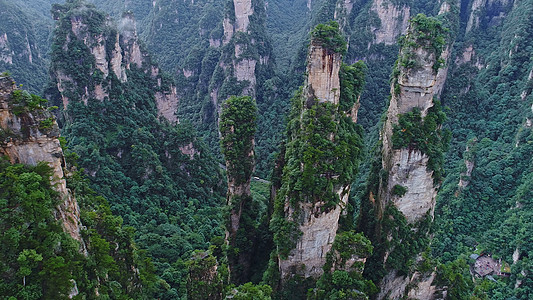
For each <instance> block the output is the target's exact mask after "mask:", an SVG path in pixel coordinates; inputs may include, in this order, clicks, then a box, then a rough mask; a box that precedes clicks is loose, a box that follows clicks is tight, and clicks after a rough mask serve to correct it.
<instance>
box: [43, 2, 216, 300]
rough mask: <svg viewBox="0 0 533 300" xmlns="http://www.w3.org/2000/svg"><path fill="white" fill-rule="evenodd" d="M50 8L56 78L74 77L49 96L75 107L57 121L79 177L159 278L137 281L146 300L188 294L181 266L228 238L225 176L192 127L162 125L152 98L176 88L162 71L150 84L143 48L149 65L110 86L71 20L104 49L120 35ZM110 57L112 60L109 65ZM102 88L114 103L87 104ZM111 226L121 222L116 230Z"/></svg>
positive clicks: (92, 14)
mask: <svg viewBox="0 0 533 300" xmlns="http://www.w3.org/2000/svg"><path fill="white" fill-rule="evenodd" d="M54 8H55V9H54V13H55V14H56V17H57V19H58V20H57V27H56V30H55V36H54V41H53V49H52V64H51V72H57V73H59V72H61V73H62V74H64V75H65V76H68V77H69V78H71V79H72V84H67V85H66V86H65V87H66V88H65V90H64V91H63V92H62V93H61V94H60V93H59V91H58V90H57V88H56V86H57V82H53V83H52V84H51V85H50V87H51V88H50V89H49V90H48V92H49V93H50V95H51V96H52V97H51V98H50V99H52V100H51V101H52V102H53V103H54V104H57V105H62V101H61V96H62V95H63V96H66V97H68V99H69V103H68V107H67V108H66V109H65V107H63V109H64V111H63V114H62V116H64V117H63V118H60V119H59V121H60V123H61V124H62V125H63V128H62V134H63V135H64V136H65V137H66V138H67V140H68V144H67V146H68V148H69V149H70V151H72V152H76V153H77V155H78V156H79V159H78V165H79V169H82V170H83V172H84V173H85V174H88V175H89V177H88V178H89V182H90V187H91V188H92V189H94V190H96V191H97V192H98V193H99V194H101V195H103V196H104V197H106V198H107V199H108V201H109V203H110V207H109V209H110V210H111V211H112V212H113V213H115V214H116V215H119V216H120V217H121V218H122V220H123V224H124V225H126V226H132V227H134V228H135V229H136V231H135V232H130V233H128V235H130V234H131V235H132V236H134V238H135V240H136V242H137V244H138V245H139V248H143V249H146V251H147V252H146V258H143V259H141V260H140V264H143V265H145V266H146V269H151V268H153V269H155V272H156V273H157V276H158V277H157V279H154V280H152V279H153V278H152V279H150V276H151V275H149V273H147V274H140V275H139V277H142V278H145V279H146V280H148V281H150V282H152V283H151V285H152V287H151V289H152V291H151V292H153V293H151V294H150V293H149V294H150V296H149V298H167V299H173V298H177V297H178V296H180V297H181V296H182V295H186V293H187V291H186V280H187V279H186V278H187V268H186V266H185V261H187V260H188V259H189V257H190V254H191V252H192V251H193V250H195V249H207V248H208V246H209V241H210V240H211V238H212V237H214V236H221V235H223V232H224V230H223V224H224V223H223V218H222V213H221V210H220V209H219V208H220V206H221V205H222V204H223V198H224V197H223V194H224V187H223V184H221V183H222V182H223V181H222V175H221V172H220V168H219V166H218V164H217V162H216V161H215V160H214V158H213V157H212V156H211V154H210V151H209V149H208V148H207V147H206V146H205V144H204V143H203V142H201V141H200V140H199V139H198V138H197V136H196V133H195V129H194V128H193V127H192V126H191V125H190V123H188V122H186V121H182V122H181V124H179V125H172V124H169V123H168V122H167V121H166V120H164V119H163V120H162V119H160V118H159V117H158V111H157V108H156V103H155V96H154V94H155V93H156V92H162V93H170V92H171V91H170V89H169V86H170V83H172V80H171V79H169V76H168V75H165V74H163V72H160V74H158V75H157V76H152V75H151V71H150V70H151V67H152V66H154V67H156V66H155V65H154V64H153V63H152V62H151V61H150V57H149V56H148V55H147V54H146V52H145V51H144V49H143V47H141V52H142V54H143V62H144V63H143V66H142V68H138V67H137V66H136V65H135V64H131V65H130V68H129V70H126V76H127V79H128V80H127V82H121V81H120V80H119V79H118V78H117V77H116V76H115V74H114V72H110V74H109V76H108V77H106V78H105V79H104V78H103V76H101V74H100V73H98V72H99V71H98V69H97V68H96V64H95V61H94V56H92V54H91V51H90V49H89V46H91V45H90V44H89V43H90V42H91V41H90V39H89V40H88V41H87V44H88V45H87V44H85V42H84V41H83V40H81V39H78V38H77V37H76V35H74V34H73V33H72V31H71V27H72V25H71V18H76V19H79V20H80V21H81V22H83V23H84V24H86V25H87V28H85V27H84V30H86V33H87V34H88V35H89V36H91V37H92V36H94V34H96V35H98V34H102V35H103V36H104V43H106V49H114V45H115V43H116V42H117V41H116V39H115V37H116V34H117V29H116V28H114V27H113V26H112V23H111V22H108V21H107V19H106V17H105V14H103V13H102V12H99V11H97V10H95V9H94V8H93V7H91V6H87V5H84V4H83V3H77V2H67V3H66V4H64V5H56V6H54ZM122 41H123V39H119V40H118V42H119V43H121V42H122ZM111 45H112V46H111ZM122 46H124V45H122ZM124 48H125V47H122V49H124ZM111 52H112V51H107V52H106V58H107V59H108V61H110V59H111V57H110V55H111V54H112V53H111ZM72 61H75V62H77V64H73V63H70V62H72ZM95 74H96V75H95ZM56 80H57V79H56ZM159 80H160V81H161V86H160V85H159V84H158V82H159ZM97 84H101V85H102V86H103V88H104V90H105V91H106V92H107V93H108V95H109V97H108V98H106V99H104V101H100V100H97V99H94V98H89V99H85V98H84V97H85V96H84V95H85V87H87V88H88V90H89V91H90V92H91V91H92V89H94V87H95V86H96V85H97ZM82 99H84V100H86V101H82ZM88 218H89V219H91V216H90V215H88ZM114 222H118V221H113V222H112V223H111V224H110V225H112V224H115V223H114ZM122 235H124V236H127V235H126V233H123V234H122ZM89 237H91V238H92V237H93V235H92V234H90V235H89ZM94 242H95V244H94V245H97V246H98V247H97V249H98V250H99V252H98V253H101V258H102V259H104V260H106V259H107V258H106V257H107V256H106V255H105V254H106V253H107V247H108V246H107V245H106V244H105V243H104V242H102V241H101V240H99V239H97V238H95V239H94ZM109 249H110V251H111V252H113V249H115V246H114V245H113V244H110V245H109ZM118 249H119V250H118V251H121V250H120V249H123V250H124V251H126V248H123V247H119V248H118ZM111 256H112V255H111ZM150 260H152V261H153V266H152V267H151V264H152V263H150ZM96 272H100V271H99V269H96ZM121 285H122V286H125V285H124V284H122V283H121ZM116 289H117V288H114V290H116Z"/></svg>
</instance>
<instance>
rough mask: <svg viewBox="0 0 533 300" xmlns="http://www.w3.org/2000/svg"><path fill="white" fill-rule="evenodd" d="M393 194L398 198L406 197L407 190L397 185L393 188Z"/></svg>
mask: <svg viewBox="0 0 533 300" xmlns="http://www.w3.org/2000/svg"><path fill="white" fill-rule="evenodd" d="M391 193H392V194H393V195H396V196H399V197H403V195H405V193H407V188H406V187H404V186H401V185H399V184H396V185H394V186H393V187H392V190H391Z"/></svg>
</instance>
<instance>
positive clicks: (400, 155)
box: [363, 24, 449, 299]
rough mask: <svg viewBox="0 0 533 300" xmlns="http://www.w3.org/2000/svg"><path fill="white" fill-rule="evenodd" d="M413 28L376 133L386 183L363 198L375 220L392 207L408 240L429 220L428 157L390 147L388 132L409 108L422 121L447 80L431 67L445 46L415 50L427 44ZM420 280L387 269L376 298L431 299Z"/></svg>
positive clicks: (444, 55) (433, 188) (432, 194)
mask: <svg viewBox="0 0 533 300" xmlns="http://www.w3.org/2000/svg"><path fill="white" fill-rule="evenodd" d="M414 26H415V25H414V24H412V25H411V27H410V29H409V30H408V33H407V37H406V38H407V39H413V38H414V39H413V40H412V41H417V43H419V44H415V45H417V46H412V44H411V46H409V45H408V43H406V44H404V46H403V47H402V49H401V50H400V59H399V63H398V65H397V68H398V72H397V74H396V76H397V77H396V78H397V80H396V81H395V80H393V83H392V85H391V100H390V104H389V108H388V110H387V118H386V121H385V123H384V125H383V129H382V132H381V142H382V153H381V155H382V158H381V168H382V169H383V171H384V173H386V174H388V177H387V179H386V180H382V181H381V183H380V185H379V189H378V191H377V192H378V195H377V197H374V195H372V193H371V194H370V196H369V197H370V200H369V201H370V203H372V204H371V205H372V207H374V209H375V213H376V218H378V220H379V219H381V218H388V216H386V215H385V209H386V208H387V207H388V206H390V205H392V206H393V208H394V209H395V210H398V211H399V212H400V213H401V215H402V216H403V217H405V219H406V220H407V223H408V224H409V226H413V229H411V230H413V234H414V232H417V231H418V230H419V228H417V227H416V226H418V225H417V224H419V223H418V222H424V221H425V220H426V218H430V221H431V220H432V219H433V213H434V208H435V198H436V195H437V191H438V185H437V184H436V183H435V180H434V176H433V175H434V174H433V173H434V171H433V170H431V169H430V168H428V165H429V164H428V161H429V156H428V154H426V153H424V152H423V151H422V150H420V149H418V148H416V147H411V146H409V147H402V148H399V149H398V148H397V147H395V146H394V145H393V142H392V137H393V128H394V126H395V125H396V124H398V120H399V118H400V115H401V114H405V113H408V112H411V111H413V109H415V108H417V109H419V110H420V112H421V116H422V118H424V117H425V116H426V115H427V114H428V111H429V109H430V108H431V107H432V106H433V105H434V101H433V99H434V97H438V95H439V94H440V92H441V90H442V88H443V84H444V81H445V78H446V74H447V68H446V67H440V68H438V69H437V70H435V67H434V66H435V63H436V62H437V61H438V60H439V59H441V60H442V61H447V59H448V56H449V51H448V49H449V45H448V46H444V47H443V48H444V49H443V50H442V52H441V53H437V52H436V51H433V50H431V49H432V48H431V47H427V45H425V44H420V43H429V41H421V40H417V38H415V35H416V32H417V29H416V28H415V27H414ZM403 58H409V59H410V60H411V61H412V62H414V63H412V66H410V65H409V64H405V62H406V61H407V59H405V60H402V59H403ZM402 61H403V62H404V63H402ZM398 187H403V188H404V189H405V191H404V192H405V193H404V194H403V195H400V194H399V193H397V192H394V191H395V189H397V188H398ZM363 213H364V212H363ZM391 218H392V217H391ZM394 218H396V217H394ZM380 222H381V221H380ZM375 230H376V231H375V233H374V234H377V235H379V234H383V233H382V232H381V230H382V229H379V228H376V229H375ZM390 230H396V229H394V228H393V229H390ZM388 234H389V236H388V237H382V239H383V240H381V242H383V241H384V239H387V240H389V242H390V239H391V236H390V234H391V233H390V232H389V233H388ZM400 243H401V241H400ZM394 251H396V249H395V248H394V247H392V248H389V249H388V250H386V251H385V252H384V253H383V254H384V255H383V257H382V262H383V263H384V264H386V261H387V258H388V257H389V255H391V253H393V252H394ZM410 255H412V257H413V258H416V261H418V260H420V259H421V258H420V257H419V253H410ZM420 276H425V277H424V278H425V279H421V278H420ZM426 277H429V278H431V275H427V274H425V275H419V276H414V275H413V274H410V275H401V274H400V272H398V270H394V269H390V270H389V272H388V274H387V275H386V276H385V277H384V278H383V279H382V281H381V283H380V293H379V295H378V296H377V298H378V299H400V298H402V297H404V296H406V295H409V297H413V298H414V299H432V296H431V295H430V294H432V293H433V292H432V291H433V290H434V288H432V287H431V282H429V283H428V282H427V280H426V279H427V278H426ZM419 283H420V284H421V285H419ZM428 287H430V288H428ZM419 297H422V298H419Z"/></svg>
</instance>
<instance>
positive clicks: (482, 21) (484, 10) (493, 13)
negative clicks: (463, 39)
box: [466, 0, 515, 33]
mask: <svg viewBox="0 0 533 300" xmlns="http://www.w3.org/2000/svg"><path fill="white" fill-rule="evenodd" d="M514 2H515V1H514V0H473V1H472V2H471V4H470V14H469V16H468V21H467V24H466V32H467V33H468V32H470V31H472V30H475V29H477V28H479V27H480V25H483V26H484V27H485V26H494V25H497V24H500V23H501V22H502V21H503V19H504V18H505V17H506V16H507V13H508V12H509V10H510V9H511V8H512V7H513V5H514Z"/></svg>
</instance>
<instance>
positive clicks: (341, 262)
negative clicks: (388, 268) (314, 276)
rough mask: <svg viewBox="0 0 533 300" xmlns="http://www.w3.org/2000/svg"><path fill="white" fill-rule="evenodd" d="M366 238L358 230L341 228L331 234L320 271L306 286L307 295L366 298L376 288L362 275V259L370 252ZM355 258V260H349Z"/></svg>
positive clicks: (308, 296) (331, 297)
mask: <svg viewBox="0 0 533 300" xmlns="http://www.w3.org/2000/svg"><path fill="white" fill-rule="evenodd" d="M372 250H373V247H372V245H371V243H370V241H369V240H368V239H367V238H366V237H365V236H364V235H362V234H361V233H355V232H354V231H345V232H341V233H338V234H337V236H336V237H335V242H334V243H333V246H332V250H331V251H330V252H329V253H328V254H327V262H326V264H325V265H324V268H323V269H324V274H323V275H322V276H321V277H320V279H319V280H318V281H317V284H316V288H315V289H310V290H309V292H308V293H307V299H368V296H369V295H372V294H374V293H376V292H377V288H376V286H375V285H374V284H373V283H372V281H370V280H365V279H364V278H363V276H362V272H363V268H364V264H363V263H362V262H361V261H357V260H359V259H366V258H367V257H370V255H371V254H372ZM352 259H355V260H356V261H355V262H353V263H352V262H350V261H351V260H352Z"/></svg>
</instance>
